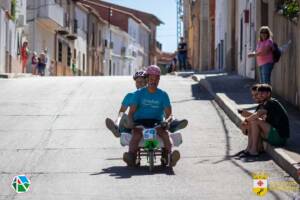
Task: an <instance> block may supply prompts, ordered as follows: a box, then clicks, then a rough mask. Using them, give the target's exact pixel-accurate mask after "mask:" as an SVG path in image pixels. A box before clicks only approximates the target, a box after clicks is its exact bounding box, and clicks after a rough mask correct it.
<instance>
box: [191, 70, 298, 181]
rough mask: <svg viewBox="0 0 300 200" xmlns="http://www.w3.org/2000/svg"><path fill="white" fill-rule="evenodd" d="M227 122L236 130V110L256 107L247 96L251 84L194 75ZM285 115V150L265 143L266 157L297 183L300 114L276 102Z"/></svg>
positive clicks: (233, 77) (223, 76)
mask: <svg viewBox="0 0 300 200" xmlns="http://www.w3.org/2000/svg"><path fill="white" fill-rule="evenodd" d="M192 78H193V80H195V81H198V82H199V83H200V84H201V85H202V86H203V87H204V88H205V89H206V90H208V92H209V93H210V94H211V95H212V96H213V97H215V101H216V102H217V103H218V104H219V106H220V107H221V108H222V109H223V110H224V111H225V113H226V114H227V115H228V116H229V118H230V119H231V120H232V121H233V122H234V123H235V124H236V125H237V126H238V125H239V124H240V122H241V121H242V120H243V118H242V117H241V116H240V115H239V114H238V113H237V109H238V108H249V107H255V106H256V104H254V103H253V101H252V98H251V95H250V87H251V86H252V84H254V83H255V82H254V80H252V79H247V78H244V77H241V76H238V75H227V74H226V73H222V74H221V73H219V74H216V73H215V74H199V75H197V74H196V75H193V76H192ZM278 99H279V100H280V102H281V103H282V104H283V105H284V107H285V108H286V109H287V111H288V115H289V119H290V129H291V135H290V138H289V140H288V143H287V145H286V147H284V148H274V147H273V146H271V145H269V144H267V143H265V147H266V151H267V153H268V154H269V155H270V156H271V157H272V158H273V160H274V161H275V162H276V163H277V164H278V165H279V166H281V167H282V168H283V169H284V170H285V171H286V172H287V173H289V174H290V175H291V176H292V177H293V178H294V179H295V180H296V181H298V183H300V111H299V110H297V109H296V108H295V107H293V106H292V105H290V104H288V103H286V102H285V101H283V100H282V99H280V98H278Z"/></svg>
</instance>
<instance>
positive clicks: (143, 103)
mask: <svg viewBox="0 0 300 200" xmlns="http://www.w3.org/2000/svg"><path fill="white" fill-rule="evenodd" d="M132 105H136V106H137V111H136V112H135V113H134V116H133V119H134V120H139V119H156V120H163V117H164V110H165V108H167V107H171V103H170V99H169V96H168V94H167V93H166V92H165V91H163V90H161V89H158V88H157V90H156V92H154V93H150V92H149V91H148V89H147V88H142V89H139V90H137V91H136V92H135V93H134V95H133V98H132Z"/></svg>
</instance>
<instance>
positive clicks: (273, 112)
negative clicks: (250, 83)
mask: <svg viewBox="0 0 300 200" xmlns="http://www.w3.org/2000/svg"><path fill="white" fill-rule="evenodd" d="M257 92H258V98H260V99H262V101H263V104H262V107H260V108H259V109H258V110H257V111H256V112H255V113H253V114H252V115H250V116H249V117H247V118H246V119H245V121H246V122H247V123H249V126H250V132H249V133H248V134H250V137H251V138H252V144H251V146H250V148H249V150H248V152H246V154H248V156H258V155H259V151H258V144H259V142H260V140H261V139H263V140H266V141H267V142H268V143H270V144H271V145H274V146H283V145H285V143H286V140H287V139H288V138H289V135H290V129H289V119H288V116H287V112H286V110H285V109H284V107H283V106H282V105H281V104H280V103H279V101H278V100H276V99H275V98H271V95H272V87H271V86H270V85H267V84H262V85H260V86H259V87H258V88H257ZM264 115H265V116H266V119H265V120H259V118H261V117H263V116H264Z"/></svg>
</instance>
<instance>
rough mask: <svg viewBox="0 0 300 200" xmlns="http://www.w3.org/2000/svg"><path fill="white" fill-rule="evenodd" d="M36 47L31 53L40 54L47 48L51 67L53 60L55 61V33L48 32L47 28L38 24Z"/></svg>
mask: <svg viewBox="0 0 300 200" xmlns="http://www.w3.org/2000/svg"><path fill="white" fill-rule="evenodd" d="M34 40H35V43H34V44H35V46H32V49H30V50H31V51H36V52H37V53H38V54H40V53H41V52H42V51H43V50H44V49H45V48H47V49H48V53H47V56H48V63H47V66H49V64H50V61H51V59H54V58H55V56H54V52H55V50H54V33H53V32H51V31H50V30H47V29H46V28H45V27H43V26H41V25H40V24H36V33H35V38H34Z"/></svg>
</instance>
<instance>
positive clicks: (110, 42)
mask: <svg viewBox="0 0 300 200" xmlns="http://www.w3.org/2000/svg"><path fill="white" fill-rule="evenodd" d="M111 17H112V9H111V7H109V10H108V29H109V43H108V47H109V75H111V74H112V45H111V44H112V41H111V40H112V39H111V27H110V24H111Z"/></svg>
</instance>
